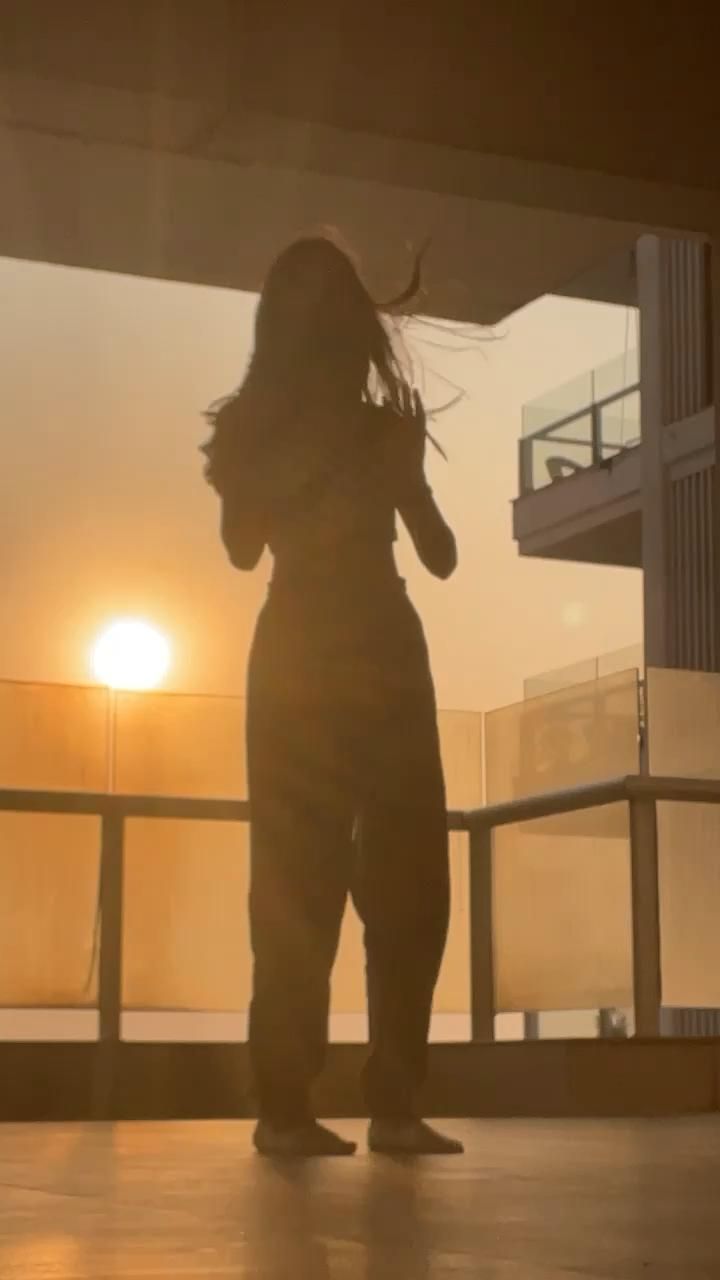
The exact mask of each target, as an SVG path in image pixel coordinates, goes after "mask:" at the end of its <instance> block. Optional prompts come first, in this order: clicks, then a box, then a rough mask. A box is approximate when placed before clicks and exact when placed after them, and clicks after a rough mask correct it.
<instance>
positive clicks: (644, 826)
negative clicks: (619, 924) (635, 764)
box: [0, 775, 720, 1049]
mask: <svg viewBox="0 0 720 1280" xmlns="http://www.w3.org/2000/svg"><path fill="white" fill-rule="evenodd" d="M659 801H671V802H675V803H687V804H720V780H718V781H715V780H710V779H699V778H675V777H647V776H642V777H641V776H634V775H633V776H630V777H622V778H615V779H610V780H608V781H603V782H597V783H592V784H590V785H587V786H580V787H573V788H570V789H567V790H561V791H554V792H546V793H544V794H541V795H535V796H529V797H527V798H524V799H519V800H510V801H507V802H505V803H503V804H496V805H490V806H486V807H485V808H482V809H474V810H469V811H462V810H451V811H450V812H449V813H448V829H449V830H450V831H452V832H466V833H467V834H468V837H469V860H470V904H469V905H470V965H471V975H470V978H471V985H470V990H471V1025H472V1039H473V1041H490V1040H492V1039H493V1038H494V1022H495V1014H496V1007H495V979H494V957H493V951H494V948H493V914H492V900H493V895H492V889H493V879H492V877H493V834H494V832H495V830H496V829H497V828H498V827H503V826H510V825H514V824H518V823H523V822H531V821H536V820H538V819H542V818H549V817H553V816H558V815H563V814H570V813H579V812H581V811H583V810H589V809H595V808H599V807H602V806H604V805H611V804H618V803H623V802H624V803H627V804H628V805H629V809H630V861H631V895H632V907H631V916H632V949H633V993H634V1006H635V1034H636V1035H637V1036H641V1037H656V1036H659V1034H660V1008H661V956H660V911H659V886H658V841H657V815H656V806H657V803H658V802H659ZM0 812H6V813H8V812H14V813H26V814H67V815H84V816H92V817H96V818H99V819H100V823H101V847H100V889H99V907H100V913H101V919H102V928H101V933H100V943H99V980H98V1007H99V1040H100V1043H101V1045H103V1046H106V1047H107V1048H108V1049H111V1048H112V1046H113V1044H115V1043H117V1042H119V1041H120V1039H121V1016H122V957H123V897H124V874H123V868H124V847H125V840H124V837H125V823H126V821H128V820H130V819H133V818H150V819H152V818H156V819H194V820H198V819H200V820H204V821H208V822H248V821H249V818H250V806H249V802H248V801H246V800H222V799H217V800H215V799H212V800H210V799H194V798H183V797H175V798H173V797H164V796H162V797H161V796H131V795H127V796H126V795H110V794H105V793H103V794H93V793H83V792H62V791H29V790H15V789H0Z"/></svg>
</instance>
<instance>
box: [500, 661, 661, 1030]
mask: <svg viewBox="0 0 720 1280" xmlns="http://www.w3.org/2000/svg"><path fill="white" fill-rule="evenodd" d="M485 750H486V766H487V772H486V787H487V799H488V803H489V804H495V803H501V802H503V801H506V800H513V799H518V798H521V797H523V796H529V795H537V794H540V793H542V792H544V791H555V790H562V789H563V788H566V787H572V786H579V785H582V784H587V783H592V782H598V781H602V780H603V779H606V778H612V777H616V776H621V775H623V774H631V773H636V772H637V769H638V687H637V673H636V672H634V671H626V672H621V673H619V674H614V675H609V676H605V677H603V678H602V679H599V680H592V681H588V682H587V683H585V684H582V685H575V686H572V687H570V688H564V689H560V690H556V691H554V692H552V693H548V694H546V695H544V696H542V697H537V698H531V699H528V700H527V701H525V702H521V703H517V704H516V705H515V706H511V707H505V708H503V709H501V710H500V711H494V712H492V713H490V714H489V715H488V716H487V717H486V727H485ZM493 879H494V890H493V900H494V921H495V952H496V954H495V977H496V1002H497V1007H498V1010H499V1011H501V1012H502V1011H507V1012H511V1011H514V1010H523V1011H532V1010H543V1009H558V1010H559V1009H581V1008H601V1007H603V1006H605V1005H616V1004H617V1005H621V1006H622V1005H624V1004H627V1003H628V1002H629V1001H630V1000H631V995H630V992H631V965H630V955H631V946H630V937H631V929H630V881H629V832H628V816H627V807H626V806H625V805H606V806H604V807H602V808H599V809H592V810H587V811H585V812H583V813H577V814H568V815H561V816H559V817H553V818H546V819H543V820H542V821H539V822H530V823H522V824H519V825H517V826H513V827H502V828H499V829H498V830H497V831H496V833H495V844H494V853H493Z"/></svg>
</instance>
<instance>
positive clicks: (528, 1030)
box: [523, 1010, 540, 1040]
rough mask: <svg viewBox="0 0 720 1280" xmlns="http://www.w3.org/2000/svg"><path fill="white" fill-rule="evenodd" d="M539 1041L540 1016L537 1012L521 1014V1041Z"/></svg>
mask: <svg viewBox="0 0 720 1280" xmlns="http://www.w3.org/2000/svg"><path fill="white" fill-rule="evenodd" d="M539 1039H540V1014H539V1013H538V1012H537V1010H533V1011H532V1013H524V1014H523V1040H539Z"/></svg>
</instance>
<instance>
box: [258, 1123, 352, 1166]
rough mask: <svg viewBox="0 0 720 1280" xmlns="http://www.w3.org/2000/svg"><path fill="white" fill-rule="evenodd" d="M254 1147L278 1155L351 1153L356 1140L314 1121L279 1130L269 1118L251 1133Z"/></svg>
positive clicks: (350, 1154) (263, 1152)
mask: <svg viewBox="0 0 720 1280" xmlns="http://www.w3.org/2000/svg"><path fill="white" fill-rule="evenodd" d="M253 1142H254V1143H255V1150H256V1151H257V1152H258V1153H259V1154H260V1155H261V1156H277V1157H279V1158H283V1157H288V1158H293V1157H298V1156H300V1157H306V1156H352V1155H354V1154H355V1151H356V1148H357V1143H355V1142H347V1141H346V1139H345V1138H341V1137H340V1136H339V1135H338V1134H337V1133H333V1131H332V1129H326V1128H325V1126H324V1125H321V1124H318V1123H317V1121H316V1120H308V1121H306V1123H305V1124H301V1125H298V1126H297V1127H296V1128H294V1129H279V1128H277V1127H276V1126H275V1125H273V1124H270V1122H269V1121H268V1120H260V1121H258V1124H257V1127H256V1129H255V1133H254V1135H253Z"/></svg>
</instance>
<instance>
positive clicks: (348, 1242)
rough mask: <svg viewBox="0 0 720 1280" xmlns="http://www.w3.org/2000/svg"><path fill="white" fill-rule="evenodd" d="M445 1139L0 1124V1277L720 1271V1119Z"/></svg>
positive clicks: (570, 1124) (528, 1125)
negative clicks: (357, 1146) (353, 1141)
mask: <svg viewBox="0 0 720 1280" xmlns="http://www.w3.org/2000/svg"><path fill="white" fill-rule="evenodd" d="M338 1128H340V1129H342V1131H343V1132H347V1133H352V1134H355V1135H357V1136H358V1137H359V1138H361V1137H362V1136H363V1130H362V1128H361V1126H359V1125H358V1124H355V1123H354V1122H351V1123H343V1124H341V1125H338ZM447 1128H448V1129H451V1130H452V1131H453V1132H454V1133H459V1134H461V1135H462V1136H463V1138H464V1139H465V1141H466V1143H467V1147H468V1150H467V1154H466V1156H465V1157H463V1158H460V1159H444V1160H438V1159H435V1160H424V1161H417V1162H415V1163H414V1164H412V1163H402V1162H395V1161H392V1160H388V1159H383V1158H380V1157H368V1156H367V1155H366V1154H365V1153H364V1151H362V1152H361V1153H360V1154H359V1155H358V1156H357V1157H355V1158H354V1159H352V1160H345V1161H325V1162H321V1161H316V1162H314V1163H308V1164H306V1165H305V1166H302V1167H298V1166H296V1167H287V1166H285V1167H281V1166H278V1165H274V1164H272V1163H269V1162H266V1161H262V1160H260V1159H258V1158H255V1157H253V1155H252V1154H251V1151H250V1145H249V1138H250V1127H249V1125H248V1124H246V1123H245V1122H235V1123H223V1122H198V1123H168V1124H161V1123H152V1124H150V1123H138V1124H130V1123H128V1124H119V1125H97V1126H92V1125H38V1126H19V1125H17V1126H16V1125H7V1126H2V1127H0V1277H1V1278H2V1280H110V1277H113V1278H115V1280H120V1278H121V1277H122V1278H123V1280H126V1278H128V1280H129V1278H130V1277H132V1280H159V1278H163V1277H167V1278H169V1277H173V1278H174V1277H182V1278H183V1280H211V1278H214V1280H220V1278H222V1277H230V1276H232V1277H242V1278H249V1277H252V1278H253V1280H266V1278H270V1277H272V1280H344V1278H345V1277H363V1278H364V1280H431V1278H432V1280H436V1278H440V1277H458V1276H468V1277H469V1276H472V1277H474V1278H477V1280H491V1278H492V1280H494V1278H495V1277H497V1278H498V1280H541V1278H542V1280H562V1277H568V1278H570V1280H592V1278H593V1277H613V1280H616V1278H618V1280H619V1278H620V1277H622V1278H623V1280H625V1277H628V1278H630V1277H632V1280H639V1278H640V1277H643V1280H645V1278H648V1280H651V1278H652V1277H656V1276H657V1277H660V1278H661V1280H670V1277H684V1280H697V1278H698V1277H703V1278H707V1280H710V1277H712V1278H713V1280H717V1278H718V1276H720V1120H719V1119H715V1118H713V1119H701V1118H697V1119H681V1120H660V1121H652V1120H651V1121H627V1120H621V1121H607V1120H602V1121H576V1120H567V1121H527V1120H521V1121H507V1120H498V1121H471V1122H453V1123H449V1124H448V1126H447Z"/></svg>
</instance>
